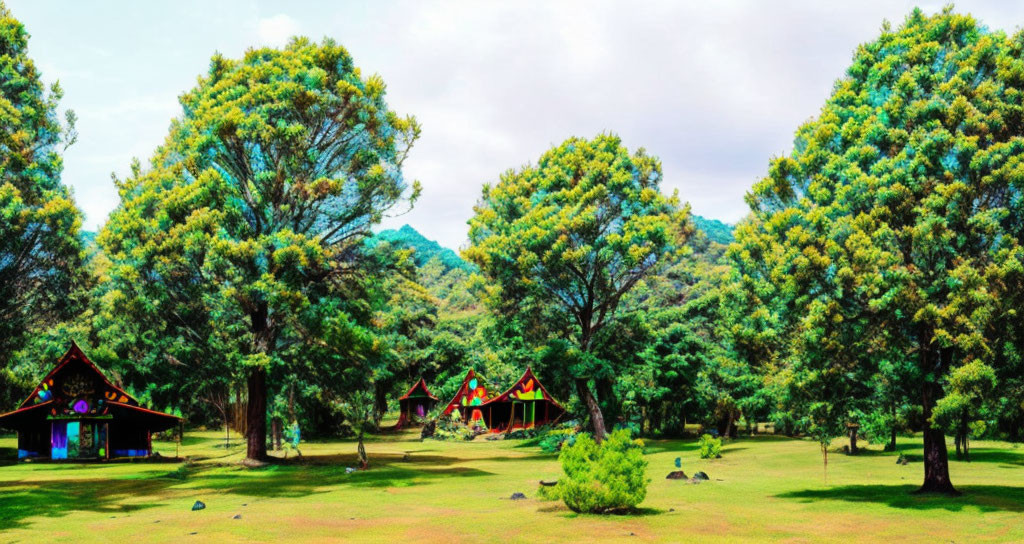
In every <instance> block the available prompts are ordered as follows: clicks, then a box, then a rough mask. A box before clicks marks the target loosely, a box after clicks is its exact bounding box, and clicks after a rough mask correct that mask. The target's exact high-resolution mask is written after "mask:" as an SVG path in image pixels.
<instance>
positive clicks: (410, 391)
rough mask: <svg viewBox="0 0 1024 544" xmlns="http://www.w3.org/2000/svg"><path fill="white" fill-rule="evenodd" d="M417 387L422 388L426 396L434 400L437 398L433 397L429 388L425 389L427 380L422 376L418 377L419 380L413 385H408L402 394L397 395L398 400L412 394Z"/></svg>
mask: <svg viewBox="0 0 1024 544" xmlns="http://www.w3.org/2000/svg"><path fill="white" fill-rule="evenodd" d="M417 389H419V390H422V391H423V393H424V394H425V395H426V396H428V397H430V398H432V399H434V400H437V397H435V396H434V395H432V394H430V389H427V382H426V381H425V380H424V379H423V378H420V381H418V382H416V383H415V384H413V386H412V387H410V388H409V390H408V391H406V392H405V394H404V395H402V396H401V397H398V400H405V399H407V398H409V397H410V396H412V394H413V393H414V392H415V391H416V390H417Z"/></svg>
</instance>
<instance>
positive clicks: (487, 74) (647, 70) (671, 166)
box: [7, 0, 1024, 248]
mask: <svg viewBox="0 0 1024 544" xmlns="http://www.w3.org/2000/svg"><path fill="white" fill-rule="evenodd" d="M944 3H945V2H916V3H915V2H902V1H892V0H858V1H856V2H843V3H840V2H831V1H821V0H815V1H790V2H783V1H771V2H757V1H750V2H741V1H727V0H726V1H708V0H704V1H699V2H697V1H693V2H691V1H647V2H625V1H621V2H607V1H593V0H591V1H585V2H584V1H549V2H541V1H533V0H519V1H488V2H469V1H464V2H428V1H408V2H386V1H376V2H346V1H338V0H334V1H325V2H299V1H293V2H258V1H257V2H254V1H244V0H231V1H222V0H217V1H211V0H204V1H187V0H186V1H175V2H170V1H166V2H138V1H137V0H133V1H124V2H116V1H111V0H104V1H96V2H80V1H65V2H58V1H41V0H7V4H8V7H10V9H11V10H12V12H13V13H14V16H15V17H17V18H18V19H20V20H21V21H22V22H23V23H24V24H25V25H26V27H27V29H28V31H29V33H30V34H31V36H32V37H31V40H30V41H29V55H30V56H31V57H32V58H33V59H35V61H36V64H37V66H38V67H39V68H40V70H41V71H42V73H43V77H44V79H45V80H46V81H48V82H52V81H55V80H59V81H60V84H61V86H62V87H63V88H64V91H65V94H64V100H63V102H62V107H64V108H70V109H73V110H74V111H75V113H76V114H77V115H78V118H79V122H78V125H77V128H78V132H79V140H78V142H77V143H76V144H75V145H73V146H72V147H70V148H69V149H68V150H67V152H66V153H65V156H64V163H65V165H64V174H63V179H64V181H65V183H67V184H68V185H70V186H71V187H72V188H73V191H74V195H75V199H76V201H77V202H78V205H79V207H80V208H81V209H82V210H83V212H84V214H85V224H84V227H85V228H86V229H87V230H96V229H98V228H99V227H100V226H101V225H102V224H103V223H104V221H105V220H106V217H107V214H108V213H109V212H110V211H111V210H112V209H114V207H115V206H117V203H118V196H117V191H116V189H115V187H114V184H113V182H112V181H111V178H110V176H111V173H116V174H117V175H119V176H123V175H124V174H125V173H127V172H128V171H129V167H130V165H131V161H132V158H133V157H137V158H139V159H140V160H142V161H143V164H146V163H147V161H148V159H149V157H150V156H151V154H152V152H153V150H154V149H155V148H156V146H157V145H158V144H159V143H160V142H161V141H163V139H164V137H165V135H166V133H167V128H168V126H169V123H170V120H171V119H172V118H174V117H175V116H177V115H179V114H180V111H181V109H180V106H179V104H178V102H177V97H178V95H180V94H181V93H183V92H185V91H186V90H188V89H190V88H191V87H193V86H194V85H195V83H196V78H197V77H198V76H199V75H200V74H202V73H204V72H206V70H207V68H208V66H209V61H210V57H211V56H212V55H213V54H214V52H220V53H222V54H224V55H226V56H230V57H240V56H241V55H242V54H243V53H244V51H245V50H246V49H247V48H249V47H252V46H257V45H270V46H281V45H283V44H284V43H285V42H286V41H287V40H288V38H289V37H290V36H292V35H296V34H299V35H305V36H309V37H311V38H313V39H316V40H319V39H320V38H322V37H324V36H330V37H332V38H334V39H335V40H337V41H338V42H339V43H341V44H342V45H344V46H345V47H346V48H347V49H348V51H349V52H350V53H351V54H352V56H353V58H354V59H355V62H356V65H357V66H359V67H360V68H361V69H362V70H363V72H364V73H367V74H368V73H378V74H380V75H381V76H382V77H383V78H384V81H385V82H386V83H387V85H388V95H387V96H388V98H387V100H388V103H389V105H390V107H391V108H392V109H393V110H394V111H396V112H398V113H400V114H402V115H406V114H412V115H415V116H416V118H417V119H418V120H419V122H420V124H421V125H422V126H423V134H422V137H421V139H420V140H419V141H418V142H417V143H416V145H415V147H414V148H413V149H412V152H411V154H410V156H409V158H408V160H407V161H406V163H405V175H406V176H407V177H408V178H409V179H418V180H419V181H420V182H421V183H422V185H423V194H422V196H421V198H420V200H419V201H418V202H417V203H416V205H415V207H414V208H413V209H412V211H409V212H407V213H404V214H402V215H400V216H396V217H391V218H389V219H387V220H386V221H385V223H384V224H383V225H382V226H383V227H398V226H400V225H402V224H404V223H408V224H410V225H412V226H413V227H415V228H416V229H417V230H419V231H420V232H421V233H423V234H424V235H425V236H427V237H428V238H432V239H435V240H437V241H439V242H440V243H441V244H443V245H445V246H448V247H452V248H458V247H463V246H464V245H465V240H466V233H467V230H468V228H467V225H466V221H467V220H468V219H469V217H470V216H471V215H472V213H473V205H474V203H475V202H476V201H477V199H478V198H479V196H480V189H481V187H482V185H483V184H485V183H493V182H495V181H497V179H498V176H499V175H500V174H501V173H502V172H504V171H505V170H508V169H510V168H518V167H521V166H523V165H525V164H528V163H531V162H536V160H537V158H538V157H539V156H540V155H541V153H543V152H544V151H545V150H547V149H548V148H550V147H552V146H553V145H557V144H558V143H560V142H562V141H563V140H565V139H566V138H569V137H571V136H580V137H593V136H594V135H597V134H599V133H602V132H614V133H617V134H618V135H619V136H621V137H622V139H623V143H624V144H625V145H626V146H627V147H628V148H629V149H631V150H633V149H635V148H638V147H644V148H646V149H647V151H648V152H650V153H652V154H654V155H656V156H658V157H659V158H660V159H661V161H662V166H663V172H664V182H663V187H664V189H665V190H667V191H672V190H678V191H679V195H680V197H681V198H682V199H683V200H685V201H687V202H689V203H690V204H691V206H692V209H693V211H694V212H695V213H697V214H700V215H703V216H705V217H709V218H715V219H720V220H722V221H726V222H735V221H737V220H739V219H740V218H742V217H743V216H744V215H745V214H746V212H747V206H746V204H745V203H744V200H743V196H744V194H745V193H746V192H747V190H748V189H749V188H750V187H751V185H753V183H754V182H755V181H757V180H758V179H759V178H761V177H763V176H764V175H765V173H766V170H767V167H768V161H769V160H770V159H771V158H772V157H775V156H779V155H784V154H788V153H789V152H790V150H791V148H792V137H793V133H794V132H795V130H796V129H797V127H798V126H799V125H800V124H801V123H803V122H804V121H806V120H808V119H810V118H812V117H813V116H814V115H815V114H816V113H817V112H818V110H819V109H820V108H821V105H822V104H823V103H824V101H825V99H826V98H827V97H828V95H829V93H830V91H831V89H832V85H833V83H834V82H835V80H836V79H838V78H840V77H841V76H842V75H843V72H844V70H845V69H846V67H847V66H848V65H849V63H850V59H851V58H852V55H853V51H854V50H855V48H856V47H857V45H858V44H861V43H864V42H868V41H871V40H873V39H875V38H876V37H877V36H878V34H879V32H880V28H881V26H882V22H883V20H889V21H891V22H892V23H894V24H898V23H901V22H902V21H903V19H904V18H905V17H906V15H907V14H908V13H909V12H910V11H911V9H912V8H913V6H914V5H918V6H920V7H921V8H922V9H924V10H925V11H926V12H928V13H933V12H935V11H938V10H939V9H941V7H942V5H943V4H944ZM957 11H961V12H970V13H972V14H973V15H974V16H975V17H977V18H978V19H980V20H981V21H982V22H983V23H984V24H986V25H987V26H988V27H990V28H993V29H1002V30H1005V31H1007V32H1015V31H1016V30H1018V29H1019V28H1020V27H1021V26H1022V25H1024V3H1022V2H1007V1H990V2H986V1H975V2H968V1H963V2H960V3H958V4H957Z"/></svg>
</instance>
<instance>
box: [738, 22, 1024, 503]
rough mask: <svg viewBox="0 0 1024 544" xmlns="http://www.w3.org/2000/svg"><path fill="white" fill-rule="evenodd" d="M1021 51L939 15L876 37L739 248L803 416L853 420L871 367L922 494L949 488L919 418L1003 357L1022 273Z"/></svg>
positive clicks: (754, 198)
mask: <svg viewBox="0 0 1024 544" xmlns="http://www.w3.org/2000/svg"><path fill="white" fill-rule="evenodd" d="M1022 53H1024V34H1017V35H1015V36H1012V37H1011V36H1006V35H1005V34H1003V33H1001V32H997V31H992V30H990V29H988V28H986V27H984V26H982V25H980V24H978V23H977V22H976V21H975V20H974V19H972V18H971V17H969V16H963V15H958V14H955V13H953V12H952V10H951V9H948V8H947V9H946V10H944V11H943V12H942V13H939V14H936V15H934V16H931V17H929V16H926V15H924V14H923V13H922V12H921V11H919V10H915V11H914V12H913V13H912V14H911V15H910V16H909V17H908V18H907V20H906V22H905V23H904V24H903V25H902V26H901V27H900V28H898V29H895V30H893V29H891V28H890V27H889V25H888V24H887V25H885V26H884V28H883V32H882V35H881V36H880V37H879V38H878V39H877V40H875V41H873V42H871V43H868V44H865V45H863V46H861V47H859V48H858V49H857V52H856V54H855V55H854V59H853V64H852V65H851V66H850V68H849V69H848V70H847V72H846V76H845V77H844V78H842V79H840V80H839V81H838V82H837V83H836V85H835V88H834V90H833V92H832V96H831V97H830V98H829V99H828V100H827V102H826V103H825V106H824V107H823V108H822V110H821V113H820V114H819V115H818V116H817V118H815V119H812V120H811V121H809V122H807V123H806V124H805V125H803V126H802V127H800V129H799V130H798V131H797V134H796V141H795V148H794V151H793V153H792V155H790V156H787V157H781V158H778V159H775V160H773V161H772V163H771V166H770V169H769V174H768V176H767V177H766V178H765V179H764V180H763V181H761V182H759V183H758V184H757V185H756V186H755V187H754V189H753V191H752V192H751V193H750V195H749V196H748V201H749V203H750V205H751V207H752V209H753V212H754V214H755V221H753V222H752V223H751V225H750V227H749V228H746V229H741V230H740V232H739V234H738V237H739V238H740V244H739V247H741V248H743V249H742V251H743V252H745V253H746V255H747V256H748V257H749V259H748V261H749V262H750V263H751V264H750V265H749V266H748V267H747V269H746V270H745V274H747V275H748V276H750V277H754V278H759V279H760V281H767V282H770V283H771V284H772V285H773V286H774V287H773V288H774V289H775V292H774V294H775V297H776V300H777V302H775V303H773V304H772V305H771V306H770V307H771V308H772V309H774V310H778V311H780V312H782V313H784V314H785V315H783V316H782V317H781V318H780V319H779V322H780V323H781V324H782V326H781V327H779V329H778V330H783V331H788V333H789V334H790V336H788V338H790V339H792V342H791V344H790V347H789V348H788V349H789V350H790V351H789V352H787V353H786V354H785V355H784V356H782V357H780V358H779V359H780V360H786V361H788V363H789V365H790V366H789V368H790V369H792V370H793V371H794V375H795V376H798V377H799V379H798V380H794V383H798V384H800V387H801V390H802V391H803V392H804V393H805V394H807V395H810V396H811V397H813V398H811V399H808V400H809V401H812V402H809V403H808V405H812V406H814V407H815V412H816V414H812V415H817V416H820V417H821V418H831V419H833V420H835V419H837V418H844V417H847V416H848V409H854V408H856V407H855V406H854V405H853V404H851V403H849V402H847V401H848V400H849V399H845V398H843V399H841V400H842V401H843V402H842V409H839V410H834V409H833V408H835V407H836V406H835V405H836V404H837V403H836V402H835V400H837V398H838V397H843V396H844V395H847V394H856V393H857V392H858V391H860V390H861V389H862V388H863V387H862V386H863V385H865V384H864V383H863V382H865V381H867V380H872V379H874V378H875V377H876V376H878V375H879V374H881V373H883V372H886V370H885V369H884V368H883V366H888V367H889V368H890V371H891V368H897V369H899V371H898V373H899V374H901V375H900V376H899V377H898V379H899V380H900V381H902V382H903V383H904V384H906V385H907V386H909V387H913V389H915V390H916V396H917V399H918V402H919V403H920V406H921V408H922V410H923V418H924V429H923V430H924V451H925V459H924V472H925V475H924V476H925V477H924V484H923V485H922V487H921V490H922V491H930V492H945V493H952V492H954V488H953V485H952V482H951V481H950V479H949V470H948V459H947V452H946V442H945V437H944V434H943V431H942V429H941V427H940V426H939V425H938V424H937V422H936V421H934V420H933V417H932V416H933V411H934V409H935V407H936V403H938V402H939V401H940V399H942V398H943V395H944V386H945V385H946V383H947V380H948V379H949V377H950V375H951V372H953V371H954V370H955V369H956V368H958V367H961V366H963V365H967V364H971V363H973V362H974V361H980V362H982V363H984V364H986V365H994V366H995V367H997V368H998V367H1000V366H1001V365H1003V364H1005V361H1006V360H1007V359H1008V356H1007V355H1006V350H1007V349H1012V348H1007V347H1006V346H1005V345H1006V339H1007V336H1006V335H1007V334H1008V333H1007V331H1006V330H1005V328H1004V327H1001V326H1000V324H1001V323H1003V319H1004V317H1003V316H1007V315H1016V313H1017V312H1018V311H1019V302H1020V300H1021V299H1020V296H1019V292H1020V288H1021V285H1022V272H1024V267H1022V265H1021V263H1022V262H1024V247H1022V246H1021V240H1022V235H1024V197H1022V194H1024V161H1022V160H1021V157H1024V137H1022V136H1024V57H1022ZM754 263H759V264H757V266H755V265H754ZM908 361H909V362H910V363H911V364H907V362H908ZM815 382H817V383H815ZM836 423H837V422H835V421H833V422H832V423H831V425H835V424H836ZM823 424H824V423H823Z"/></svg>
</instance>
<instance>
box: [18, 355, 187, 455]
mask: <svg viewBox="0 0 1024 544" xmlns="http://www.w3.org/2000/svg"><path fill="white" fill-rule="evenodd" d="M180 421H181V418H179V417H177V416H173V415H170V414H164V413H162V412H157V411H154V410H149V409H147V408H144V407H142V406H139V401H137V400H135V398H133V397H132V396H131V395H129V394H128V393H126V392H125V391H124V390H123V389H121V388H120V387H118V386H116V385H114V384H113V383H111V382H110V380H108V379H107V377H106V376H104V375H103V372H101V371H100V369H99V368H97V367H96V365H94V364H93V363H92V361H90V360H89V358H88V357H86V356H85V353H83V352H82V350H81V349H79V347H78V345H76V344H75V343H74V342H72V343H71V349H69V350H68V352H67V353H65V354H64V356H63V357H61V358H60V360H59V361H57V365H56V366H55V367H54V369H53V370H51V371H50V373H49V374H47V375H46V377H44V378H43V380H42V381H41V382H40V383H39V385H38V386H37V387H36V388H35V390H34V391H32V394H31V395H29V397H28V398H27V399H25V401H24V402H22V403H21V405H20V406H19V407H18V409H17V410H15V411H13V412H10V413H7V414H3V415H0V428H5V429H11V430H15V431H17V432H18V457H19V458H30V457H35V458H44V459H45V458H49V459H83V460H84V459H110V458H114V457H146V456H149V454H150V453H151V452H152V442H151V436H152V434H153V433H155V432H160V431H165V430H167V429H170V428H172V427H174V426H175V425H178V424H179V423H180Z"/></svg>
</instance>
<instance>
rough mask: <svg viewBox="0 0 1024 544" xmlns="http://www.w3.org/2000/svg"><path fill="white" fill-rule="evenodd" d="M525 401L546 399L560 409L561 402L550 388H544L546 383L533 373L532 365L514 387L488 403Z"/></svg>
mask: <svg viewBox="0 0 1024 544" xmlns="http://www.w3.org/2000/svg"><path fill="white" fill-rule="evenodd" d="M517 400H518V401H523V400H546V401H548V402H550V403H551V404H554V405H555V406H556V407H558V408H559V409H560V410H563V411H564V410H565V408H562V405H561V404H558V401H556V400H555V399H554V397H552V396H551V394H550V393H548V390H547V389H545V388H544V384H542V383H540V380H538V379H537V377H536V376H534V375H533V370H532V369H531V368H530V367H526V372H523V376H522V377H521V378H519V380H517V381H516V383H515V384H513V385H512V387H509V388H508V389H507V390H506V391H505V392H504V393H502V394H500V395H498V396H496V397H494V398H492V399H491V400H489V401H487V403H488V404H491V403H494V402H511V401H517Z"/></svg>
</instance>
